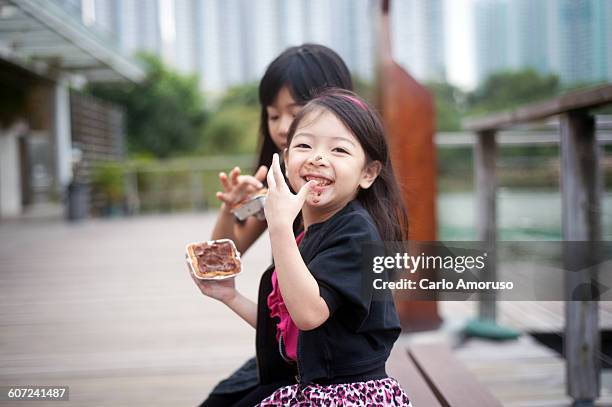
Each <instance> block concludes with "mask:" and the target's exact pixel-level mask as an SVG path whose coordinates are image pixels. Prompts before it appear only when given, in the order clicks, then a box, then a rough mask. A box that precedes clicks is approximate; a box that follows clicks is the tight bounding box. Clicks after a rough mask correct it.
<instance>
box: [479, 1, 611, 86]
mask: <svg viewBox="0 0 612 407" xmlns="http://www.w3.org/2000/svg"><path fill="white" fill-rule="evenodd" d="M475 21H476V59H477V60H476V66H477V71H478V72H477V75H478V81H479V82H482V81H483V80H485V79H486V77H487V76H488V75H490V74H491V73H493V72H496V71H502V70H517V69H523V68H533V69H535V70H537V71H538V72H540V73H542V74H549V73H555V74H558V75H559V77H560V79H561V81H562V82H563V83H566V84H575V83H590V82H599V81H604V80H612V69H611V68H610V58H611V57H610V54H611V53H610V49H611V48H612V29H611V28H610V24H611V23H612V2H610V1H609V0H538V1H532V0H478V2H477V3H476V5H475Z"/></svg>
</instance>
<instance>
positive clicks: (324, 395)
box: [258, 377, 412, 407]
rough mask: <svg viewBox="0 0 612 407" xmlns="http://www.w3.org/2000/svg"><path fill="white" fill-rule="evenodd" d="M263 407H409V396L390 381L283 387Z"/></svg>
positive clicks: (410, 406)
mask: <svg viewBox="0 0 612 407" xmlns="http://www.w3.org/2000/svg"><path fill="white" fill-rule="evenodd" d="M258 405H259V406H261V407H272V406H274V407H279V406H300V407H306V406H329V407H336V406H344V407H357V406H359V407H361V406H376V407H378V406H380V407H387V406H408V407H412V404H410V400H409V399H408V396H407V395H406V393H405V392H404V390H402V388H401V387H400V385H399V383H398V382H397V381H396V380H395V379H393V378H391V377H387V378H384V379H379V380H368V381H367V382H355V383H344V384H332V385H326V386H322V385H319V384H314V383H313V384H309V385H308V386H306V387H303V388H299V387H298V385H297V384H294V385H292V386H285V387H281V388H280V389H278V390H276V391H275V392H274V393H272V394H271V395H270V396H269V397H267V398H265V399H264V400H262V402H261V403H260V404H258Z"/></svg>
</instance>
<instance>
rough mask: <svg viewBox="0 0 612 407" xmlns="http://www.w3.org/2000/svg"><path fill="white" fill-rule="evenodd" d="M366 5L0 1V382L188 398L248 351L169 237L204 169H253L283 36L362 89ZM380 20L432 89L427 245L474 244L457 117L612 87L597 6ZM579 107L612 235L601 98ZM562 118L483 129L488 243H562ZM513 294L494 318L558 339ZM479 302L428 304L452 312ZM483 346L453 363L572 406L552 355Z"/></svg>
mask: <svg viewBox="0 0 612 407" xmlns="http://www.w3.org/2000/svg"><path fill="white" fill-rule="evenodd" d="M375 3H376V2H375V1H371V0H334V1H326V0H256V1H249V0H47V1H43V0H0V287H2V289H1V291H0V325H1V326H2V327H3V328H2V330H1V332H0V345H1V348H0V384H2V385H9V384H11V385H12V384H36V383H38V384H68V385H70V386H72V388H71V389H72V390H71V392H72V393H71V398H72V400H74V402H75V403H76V404H77V405H87V406H91V405H109V404H111V405H130V406H134V405H141V404H142V405H145V404H146V405H184V404H189V405H194V404H196V403H197V402H198V401H201V400H203V399H204V398H205V396H206V394H208V392H209V391H210V390H211V389H212V387H213V386H214V384H215V383H216V382H217V381H218V380H219V379H221V378H223V377H225V376H227V375H228V374H229V373H230V372H231V371H232V370H233V369H235V368H237V367H238V366H240V364H241V363H242V362H244V361H245V360H246V359H247V358H248V357H250V356H252V355H253V354H254V349H253V331H252V329H251V328H250V327H247V326H245V324H243V323H242V322H241V321H239V320H238V318H236V317H235V315H233V314H232V313H231V312H230V311H228V310H227V309H226V308H225V307H223V306H222V305H221V304H219V303H217V302H215V301H213V300H210V299H204V298H203V297H202V296H201V294H200V293H199V292H198V291H197V289H196V288H195V287H194V285H193V283H192V282H191V280H190V279H189V276H188V275H187V272H186V271H185V267H184V260H183V253H184V245H185V244H186V243H188V242H191V241H201V240H205V239H208V238H209V236H210V233H211V230H212V227H213V225H214V222H215V219H216V214H217V212H216V210H217V208H218V206H219V202H218V201H217V199H216V198H215V192H216V191H217V190H218V189H219V184H218V173H219V172H220V171H227V170H229V169H231V168H232V167H234V166H236V165H238V166H240V167H241V168H242V170H243V171H245V172H249V171H252V170H253V165H254V164H255V162H256V157H255V151H256V148H257V143H258V126H259V115H260V108H261V107H260V106H259V102H258V91H257V86H258V81H259V79H260V77H261V75H262V74H263V72H264V70H265V68H266V66H267V64H268V63H270V62H271V60H272V59H273V58H274V57H275V56H276V55H278V54H279V53H280V52H281V51H282V50H284V49H285V48H286V47H288V46H292V45H298V44H301V43H304V42H315V43H321V44H324V45H327V46H330V47H331V48H333V49H334V50H335V51H337V52H338V53H339V54H340V55H341V56H342V58H343V59H344V60H345V61H346V63H347V65H348V66H349V68H350V70H351V72H352V74H353V78H354V82H355V84H356V88H357V91H358V93H360V94H361V95H362V96H364V97H365V98H366V99H369V100H371V101H375V78H376V72H375V54H376V51H377V50H376V49H375V40H374V32H375V29H376V27H375V11H374V8H373V7H374V5H375ZM390 15H391V31H392V35H391V40H392V51H393V54H394V57H395V60H396V61H397V62H398V63H399V64H400V65H401V66H402V67H403V68H405V70H406V71H407V72H409V73H410V74H411V75H412V76H413V77H414V78H416V79H417V80H418V81H419V82H420V83H422V84H423V85H425V86H426V87H427V88H428V89H429V91H430V92H431V93H432V95H433V97H434V100H435V108H436V134H435V144H436V149H437V151H436V152H437V187H438V191H437V213H438V239H439V240H474V239H476V238H477V231H476V227H475V224H476V215H475V213H474V212H475V186H474V170H475V169H474V167H473V166H474V157H473V155H474V153H473V151H474V145H475V142H476V135H475V134H474V133H473V132H470V131H467V130H465V129H464V128H463V127H462V123H463V121H464V120H465V119H466V118H473V117H478V116H483V115H488V114H491V113H494V112H502V111H506V110H511V109H513V108H516V107H519V106H522V105H525V104H527V103H531V102H537V101H542V100H547V99H551V98H554V97H555V96H558V95H561V94H563V93H565V92H569V91H573V90H577V89H581V88H586V87H591V86H594V85H598V84H605V83H610V82H612V52H611V50H612V1H610V0H537V1H534V0H394V1H392V2H391V11H390ZM591 112H592V113H594V114H595V118H596V133H597V142H598V145H599V151H600V153H601V161H600V165H601V170H602V175H603V179H602V183H603V185H602V187H603V194H602V196H601V214H600V215H601V222H602V225H601V226H602V228H601V229H602V239H603V240H612V108H610V106H608V107H604V108H597V109H595V110H591ZM559 131H560V123H559V121H558V120H557V119H556V118H554V117H553V118H550V119H546V120H543V121H540V122H537V123H535V124H533V123H532V124H529V125H519V126H514V127H513V128H512V129H510V130H502V131H499V132H498V133H497V141H498V143H499V157H498V159H497V161H496V163H497V179H498V182H499V187H500V188H499V189H498V191H497V205H498V207H497V213H498V221H497V227H498V239H499V240H560V239H561V238H562V230H561V229H562V226H561V219H562V213H561V196H560V193H559V177H560V158H559V155H560V154H559V153H560V151H559ZM66 220H69V221H71V222H67V221H66ZM269 247H270V246H269V242H268V240H267V236H266V235H264V236H263V237H262V239H260V240H259V241H258V242H257V244H256V245H255V247H254V248H252V249H251V250H250V251H249V252H248V253H247V255H246V256H245V257H244V261H245V270H254V271H255V272H254V273H253V272H252V273H249V272H244V273H243V275H242V276H240V278H237V284H238V286H239V288H240V289H241V290H243V291H244V292H245V294H246V295H247V296H249V297H251V298H256V292H257V291H256V289H257V284H258V278H259V274H258V270H259V271H261V270H263V269H264V268H265V267H266V266H267V265H268V263H269V260H270V259H271V254H270V250H269ZM603 305H606V304H603ZM603 305H602V309H601V310H600V311H599V312H600V318H601V327H602V333H604V334H605V335H607V336H606V337H605V338H608V339H607V340H606V341H604V348H605V349H604V350H602V353H601V354H598V357H599V358H601V359H602V360H603V361H604V365H605V366H604V367H606V369H604V374H603V375H602V382H603V383H602V389H603V391H602V394H603V396H605V397H607V399H606V401H604V402H602V403H607V402H609V401H610V400H612V374H611V373H610V372H611V371H610V369H609V367H610V366H612V356H610V355H612V350H611V349H612V346H610V344H612V340H610V338H612V336H611V335H610V327H612V308H610V306H609V305H606V306H605V307H604V306H603ZM507 306H508V308H507V309H510V311H507V312H506V311H504V312H503V313H502V312H500V314H502V315H501V316H500V322H501V323H503V324H506V325H508V326H511V327H514V328H516V329H519V330H521V331H523V332H530V333H533V332H536V333H538V332H539V333H541V334H542V335H549V334H550V335H552V336H553V339H552V340H551V342H554V345H552V346H550V347H551V348H555V347H556V348H559V347H560V337H561V334H560V333H561V332H562V331H563V324H564V316H563V306H562V304H561V303H560V302H558V303H556V304H548V305H547V304H543V303H537V304H533V303H531V304H527V303H525V304H522V303H519V302H514V303H510V304H507ZM475 308H476V305H475V303H471V302H470V303H450V302H449V303H441V304H440V309H441V314H442V316H443V317H444V318H445V324H447V325H445V326H446V327H448V324H450V325H451V326H453V327H457V326H459V325H461V324H462V323H463V322H464V320H465V319H466V318H467V317H469V316H473V315H474V314H475V312H476V309H475ZM534 310H536V311H534ZM211 327H214V329H211ZM453 329H454V328H453ZM542 335H540V336H542ZM41 339H42V340H41ZM605 344H607V345H605ZM486 346H489V345H486ZM498 346H502V345H497V344H496V345H494V346H490V347H486V349H485V350H484V351H483V349H482V348H481V347H478V346H476V347H469V346H467V347H465V348H464V349H463V362H464V363H467V364H468V365H469V367H470V369H471V370H472V371H473V372H477V373H478V374H479V379H480V380H481V381H484V382H487V384H488V385H489V386H490V388H493V390H494V392H495V394H496V396H498V397H500V398H502V399H503V401H504V404H507V405H514V406H519V405H524V406H539V405H542V406H544V405H546V406H550V405H569V399H568V398H567V397H566V392H565V383H564V376H563V371H564V364H563V362H562V360H561V359H560V357H559V354H558V353H555V352H556V351H559V350H560V349H555V351H553V350H550V349H549V348H546V347H542V346H536V345H535V342H534V341H531V340H529V339H525V337H522V338H521V339H520V340H519V341H518V342H517V343H514V344H510V345H507V346H506V347H504V348H500V347H498ZM606 346H607V348H606ZM457 354H459V356H461V351H460V352H458V353H457ZM491 355H493V356H492V357H493V358H496V357H497V358H506V359H503V360H502V359H497V360H494V361H493V362H491V360H492V359H491ZM492 366H493V367H494V368H496V369H500V370H503V369H506V371H505V372H502V373H499V372H497V371H495V372H493V373H491V372H492V370H489V369H491V367H492ZM517 372H518V373H517ZM526 372H534V373H533V374H531V373H529V374H528V373H526ZM503 375H506V376H504V379H502V378H501V377H502V376H503ZM506 379H507V380H506ZM508 383H510V384H508ZM495 386H497V387H496V388H495ZM508 389H509V390H508ZM516 389H520V391H518V390H516ZM551 389H552V390H551ZM119 390H120V391H119ZM534 400H535V401H534ZM538 400H540V401H541V402H540V404H538V403H539V402H538ZM0 405H2V401H0ZM7 405H8V404H7ZM24 405H27V404H24ZM37 405H40V404H37ZM601 405H609V404H601Z"/></svg>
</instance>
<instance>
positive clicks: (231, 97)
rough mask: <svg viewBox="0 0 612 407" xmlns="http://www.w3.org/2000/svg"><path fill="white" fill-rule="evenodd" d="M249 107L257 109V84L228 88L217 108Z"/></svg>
mask: <svg viewBox="0 0 612 407" xmlns="http://www.w3.org/2000/svg"><path fill="white" fill-rule="evenodd" d="M230 106H249V107H255V108H259V83H257V82H250V83H247V84H244V85H236V86H232V87H231V88H229V89H228V90H227V91H226V92H225V94H224V95H223V97H222V98H221V101H220V103H219V108H225V107H230Z"/></svg>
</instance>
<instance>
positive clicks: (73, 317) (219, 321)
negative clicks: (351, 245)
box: [0, 213, 271, 407]
mask: <svg viewBox="0 0 612 407" xmlns="http://www.w3.org/2000/svg"><path fill="white" fill-rule="evenodd" d="M214 220H215V214H214V213H210V214H187V215H172V216H151V217H139V218H132V219H117V220H90V221H86V222H83V223H80V224H75V225H71V224H66V223H60V222H46V223H41V222H25V223H24V222H20V223H11V222H8V223H2V224H0V287H2V289H1V291H0V326H1V328H0V386H2V385H14V384H22V385H25V384H37V385H52V384H55V385H69V386H70V400H71V402H70V403H66V402H53V403H51V404H50V405H52V406H58V407H59V406H61V405H68V404H69V405H71V406H75V405H80V406H110V405H112V406H144V405H147V406H192V405H197V404H198V403H199V402H200V401H201V400H202V399H204V398H205V396H206V395H207V394H208V393H209V391H210V390H211V389H212V387H213V386H214V384H215V383H216V382H217V381H218V379H220V378H223V377H225V376H226V375H227V374H229V373H230V372H231V371H232V370H233V369H234V368H236V367H238V366H239V365H240V364H241V363H242V362H243V361H245V360H246V359H247V358H248V357H250V356H252V355H254V352H255V351H254V330H253V328H251V327H250V326H248V325H247V324H246V323H244V322H242V320H240V319H239V318H238V317H237V316H235V314H233V313H232V312H231V311H230V310H229V309H227V308H226V307H225V306H223V305H222V304H220V303H218V302H217V301H215V300H212V299H209V298H207V297H204V296H203V295H202V294H201V293H200V292H199V291H198V289H197V288H196V286H195V285H194V284H193V282H192V280H191V278H190V277H189V275H188V274H187V269H186V266H185V262H184V247H185V244H186V243H188V242H192V241H198V240H205V239H207V238H208V237H209V236H210V231H211V230H212V226H213V223H214ZM270 260H271V254H270V251H269V243H268V241H267V235H266V236H264V237H262V238H261V239H260V240H259V241H258V242H257V243H256V245H255V246H253V248H252V249H251V250H250V251H249V252H247V253H246V255H245V256H244V264H245V267H244V272H243V274H242V275H241V276H240V277H239V278H238V279H237V284H238V287H239V288H240V289H241V290H242V291H243V292H244V293H245V294H246V295H247V296H249V297H251V298H253V299H255V298H256V290H257V285H258V282H259V276H260V275H261V272H262V271H263V270H264V269H265V267H266V266H267V264H268V263H269V262H270ZM29 404H30V405H32V406H41V405H44V404H47V403H41V402H35V403H28V404H26V403H23V402H21V403H20V404H19V405H20V406H21V405H24V406H25V405H29ZM0 405H9V404H2V402H0Z"/></svg>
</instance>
